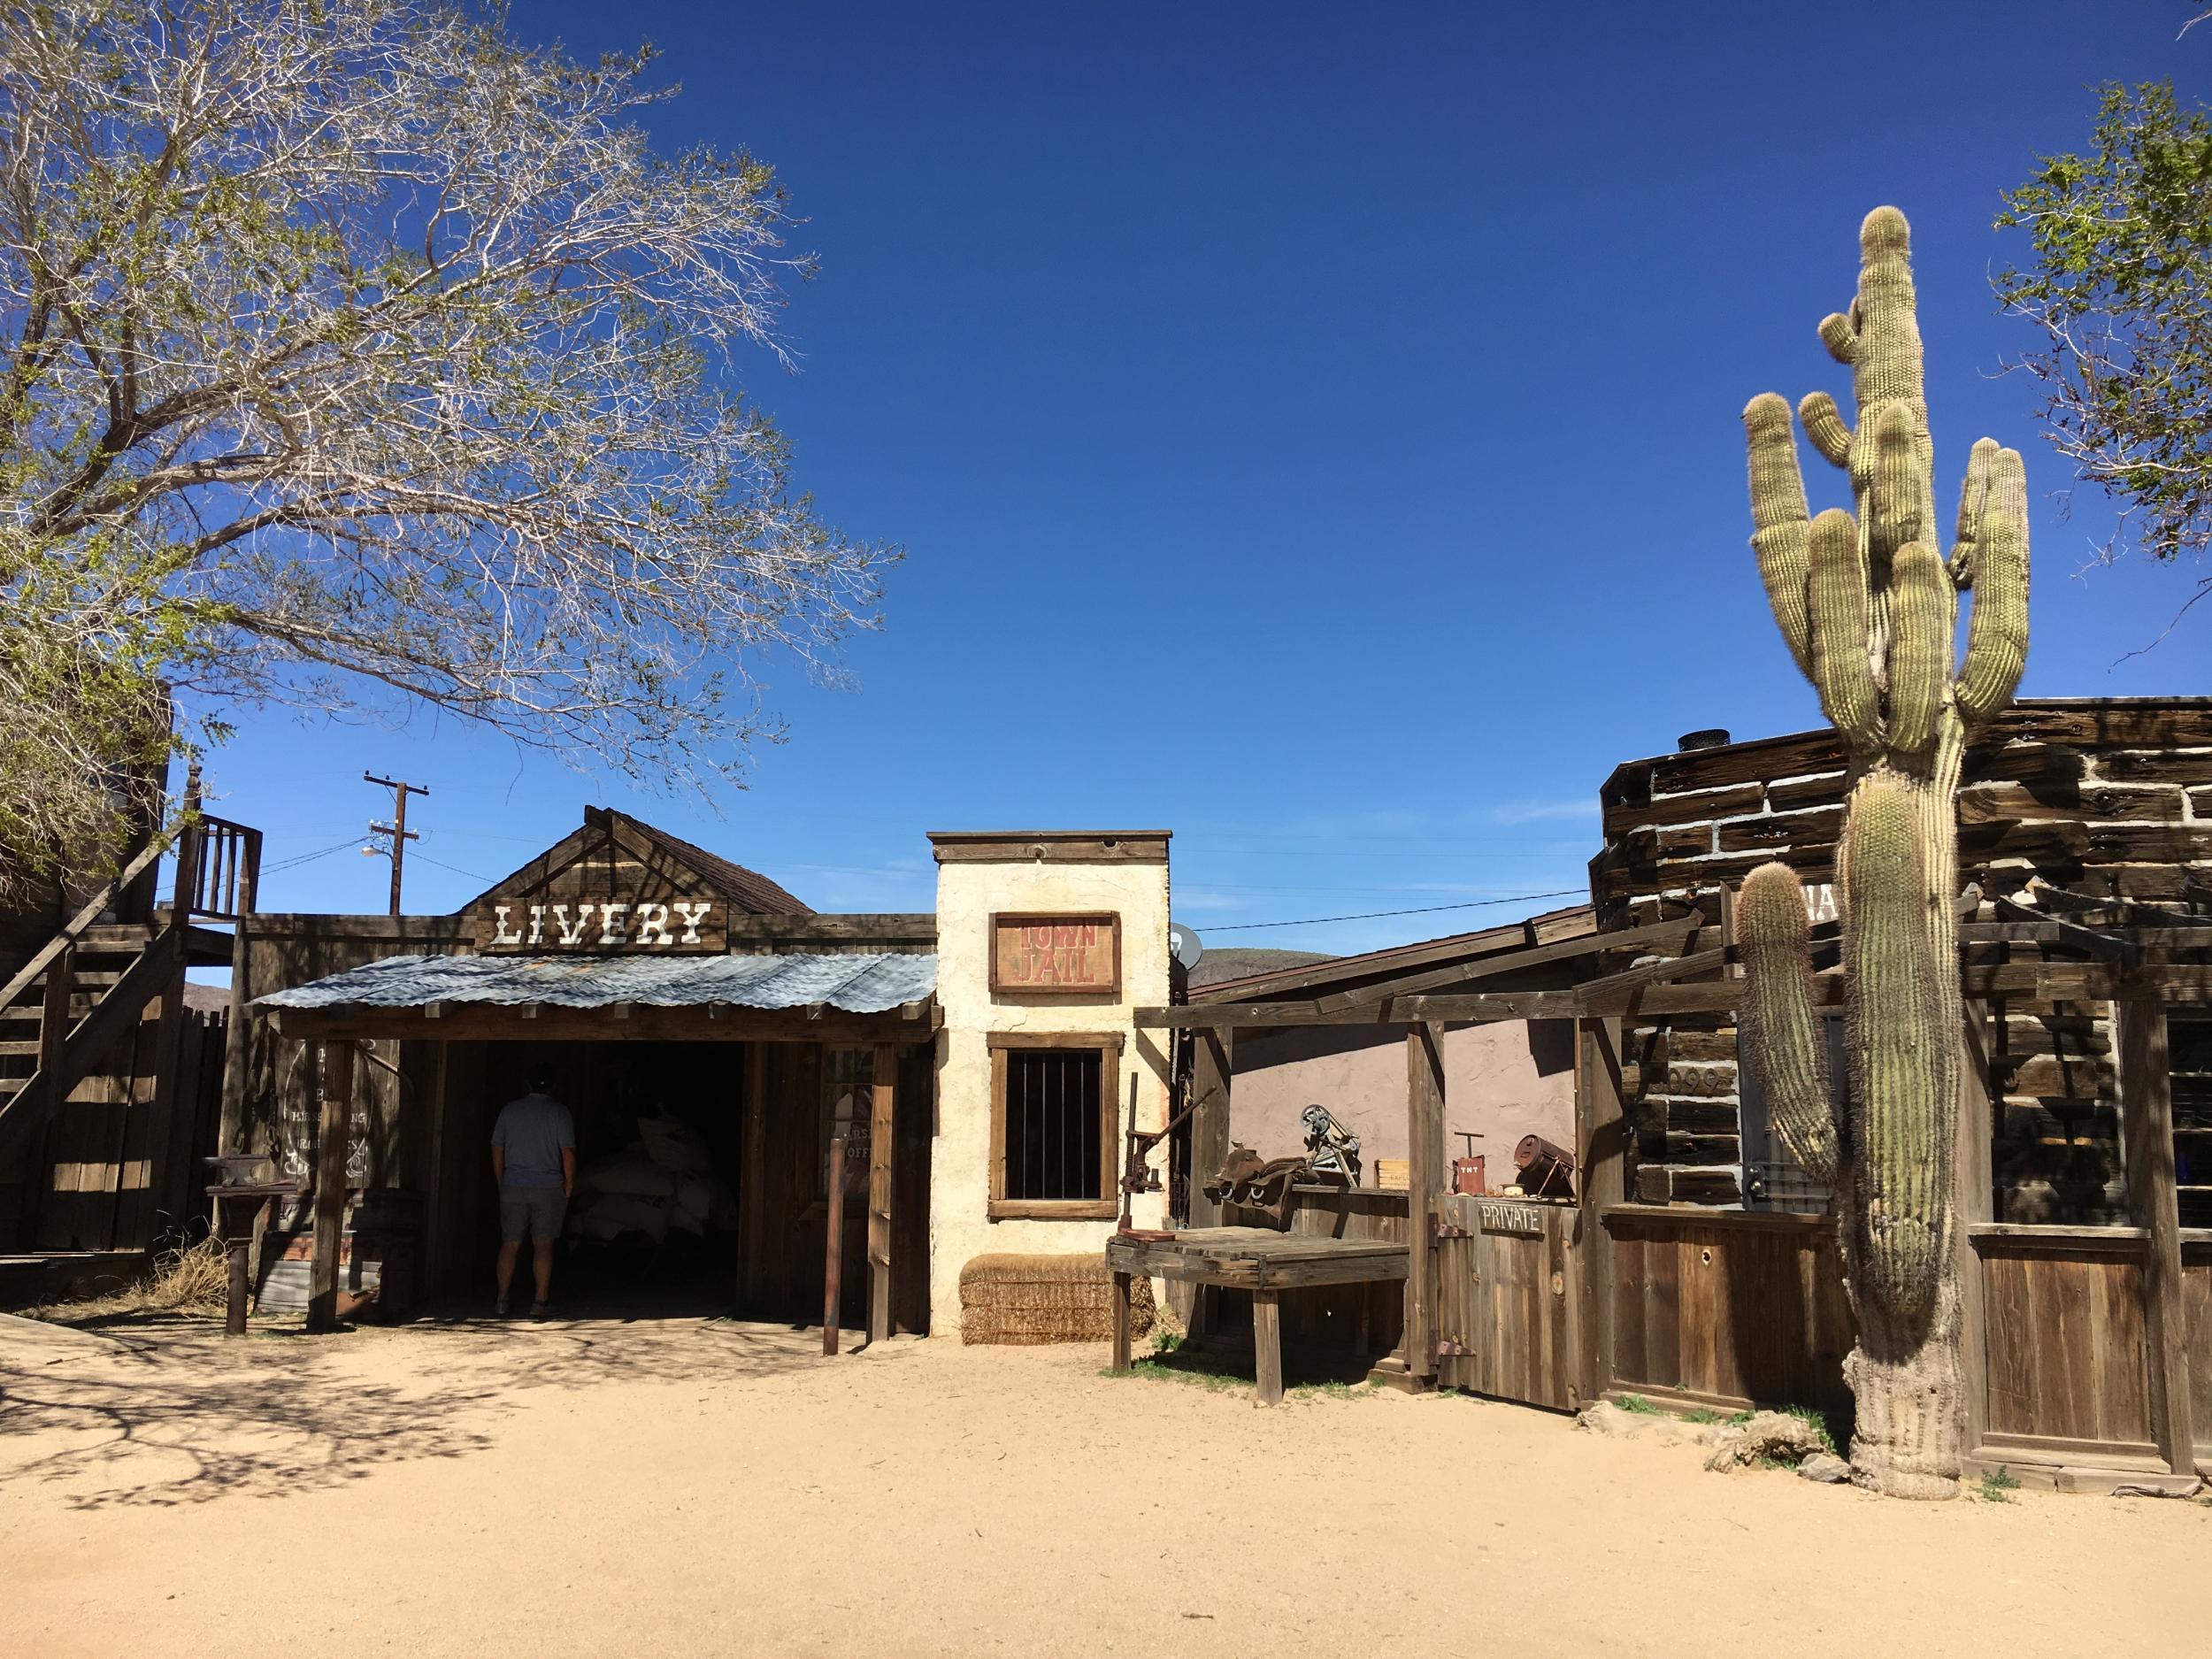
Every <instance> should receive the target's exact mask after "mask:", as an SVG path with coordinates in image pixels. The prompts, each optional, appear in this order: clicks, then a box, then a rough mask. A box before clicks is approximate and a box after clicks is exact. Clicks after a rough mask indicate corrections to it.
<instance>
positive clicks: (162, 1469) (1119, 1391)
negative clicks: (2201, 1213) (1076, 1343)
mask: <svg viewBox="0 0 2212 1659" xmlns="http://www.w3.org/2000/svg"><path fill="white" fill-rule="evenodd" d="M817 1346H818V1336H816V1335H812V1334H808V1333H792V1332H788V1331H786V1330H784V1329H783V1328H781V1327H779V1326H772V1325H732V1324H727V1323H703V1322H700V1321H697V1320H664V1321H656V1322H638V1323H634V1324H586V1323H582V1322H579V1323H576V1324H573V1325H545V1326H511V1327H505V1328H497V1327H489V1326H485V1325H448V1326H418V1327H412V1328H409V1329H406V1330H401V1331H363V1332H358V1333H351V1334H348V1335H344V1336H340V1337H334V1338H322V1339H309V1338H306V1337H303V1336H296V1335H292V1336H265V1337H259V1338H257V1339H255V1340H250V1341H247V1342H243V1343H238V1344H231V1345H226V1344H224V1343H222V1342H221V1341H219V1340H215V1339H212V1338H211V1337H210V1336H208V1335H207V1334H205V1331H204V1327H197V1326H180V1325H166V1326H160V1325H156V1326H142V1327H138V1328H136V1329H134V1330H130V1331H126V1332H124V1333H120V1340H109V1339H106V1338H95V1337H88V1336H84V1335H81V1334H79V1333H72V1332H62V1331H47V1330H43V1329H41V1328H36V1327H26V1326H24V1325H20V1324H19V1323H16V1322H7V1321H0V1388H4V1396H0V1563H4V1566H0V1580H4V1584H5V1592H6V1593H5V1594H4V1596H0V1653H4V1654H6V1655H38V1656H39V1659H64V1656H65V1655H121V1654H143V1653H150V1652H162V1653H173V1652H185V1651H201V1652H232V1653H249V1654H250V1653H258V1652H269V1651H277V1650H278V1649H279V1648H280V1647H281V1649H282V1650H283V1651H286V1652H312V1653H314V1654H316V1655H353V1654H390V1653H405V1654H409V1655H444V1654H465V1655H471V1659H494V1656H495V1655H532V1656H533V1659H536V1656H538V1655H570V1654H576V1655H612V1654H632V1653H634V1654H654V1655H722V1654H731V1655H784V1654H793V1655H814V1654H821V1655H845V1654H851V1655H871V1656H872V1659H891V1656H893V1655H925V1654H926V1655H951V1654H962V1655H964V1654H996V1653H1006V1654H1019V1655H1041V1654H1048V1655H1091V1654H1109V1653H1130V1654H1135V1653H1154V1654H1156V1653H1163V1652H1164V1653H1171V1654H1184V1653H1192V1654H1197V1653H1207V1654H1216V1653H1239V1654H1241V1653H1254V1654H1263V1655H1270V1659H1275V1656H1278V1655H1304V1654H1332V1655H1333V1654H1344V1655H1368V1654H1371V1653H1374V1652H1378V1651H1384V1650H1388V1651H1394V1652H1396V1653H1400V1654H1404V1653H1417V1654H1418V1653H1438V1654H1445V1653H1449V1654H1454V1655H1464V1654H1467V1653H1471V1652H1476V1651H1480V1650H1483V1649H1487V1648H1495V1649H1497V1650H1500V1651H1504V1652H1508V1653H1511V1654H1513V1655H1548V1654H1562V1655H1567V1654H1571V1655H1586V1654H1634V1655H1645V1654H1648V1655H1678V1654H1687V1653H1695V1654H1699V1655H1737V1654H1750V1653H1760V1654H1768V1655H1793V1656H1795V1655H1826V1654H1837V1655H1841V1654H1847V1653H1849V1654H1865V1653H1882V1654H1893V1655H1913V1654H1921V1653H1928V1654H1938V1653H1940V1654H1946V1655H1949V1654H1958V1653H1970V1652H1981V1651H1987V1650H1989V1649H1991V1648H1993V1647H1998V1646H2001V1647H2002V1649H2003V1650H2004V1651H2005V1652H2006V1653H2007V1655H2008V1659H2032V1656H2033V1655H2045V1654H2049V1655H2061V1654H2063V1655H2095V1654H2103V1653H2122V1652H2126V1653H2130V1654H2133V1655H2168V1654H2171V1655H2203V1654H2206V1653H2208V1652H2212V1623H2208V1619H2212V1615H2208V1613H2207V1611H2206V1601H2205V1599H2204V1594H2205V1593H2204V1586H2205V1584H2206V1583H2207V1576H2208V1573H2212V1508H2208V1507H2206V1506H2204V1505H2201V1504H2197V1503H2182V1502H2153V1501H2146V1500H2111V1499H2089V1498H2061V1497H2056V1496H2051V1495H2047V1494H2036V1493H2032V1492H2022V1493H2021V1494H2018V1495H2017V1497H2016V1499H2015V1501H2013V1502H2008V1503H2001V1504H1998V1503H1986V1502H1979V1501H1978V1500H1977V1501H1968V1502H1958V1503H1953V1504H1947V1505H1939V1506H1932V1507H1922V1506H1912V1505H1904V1504H1897V1503H1890V1502H1883V1501H1880V1500H1878V1499H1875V1498H1872V1497H1870V1496H1867V1495H1866V1494H1861V1493H1858V1492H1855V1491H1852V1490H1849V1489H1847V1488H1835V1487H1824V1486H1814V1485H1812V1484H1811V1483H1809V1482H1807V1481H1802V1480H1800V1479H1796V1478H1795V1477H1794V1476H1792V1475H1789V1474H1786V1473H1777V1472H1757V1471H1754V1472H1747V1473H1743V1474H1739V1475H1732V1476H1721V1475H1712V1474H1708V1473H1706V1472H1704V1471H1703V1470H1702V1469H1701V1467H1700V1460H1699V1456H1698V1454H1697V1453H1696V1452H1695V1451H1694V1449H1692V1448H1685V1447H1658V1446H1651V1445H1645V1444H1640V1443H1623V1442H1618V1441H1613V1440H1602V1439H1600V1438H1597V1437H1594V1436H1592V1435H1589V1434H1585V1433H1578V1432H1574V1431H1572V1430H1571V1428H1570V1427H1569V1426H1568V1425H1567V1424H1566V1423H1565V1422H1564V1421H1563V1420H1562V1419H1559V1418H1555V1417H1548V1416H1545V1415H1542V1414H1540V1413H1536V1412H1532V1411H1527V1410H1523V1409H1517V1408H1514V1407H1510V1406H1504V1405H1496V1404H1491V1403H1487V1402H1478V1401H1473V1400H1469V1399H1465V1398H1462V1397H1457V1396H1447V1397H1442V1398H1430V1399H1409V1398H1405V1397H1402V1396H1400V1395H1396V1394H1388V1393H1382V1392H1368V1391H1361V1392H1359V1393H1357V1394H1354V1395H1352V1396H1350V1397H1345V1396H1342V1395H1335V1394H1306V1395H1303V1396H1301V1395H1296V1394H1294V1396H1293V1398H1292V1400H1291V1401H1290V1402H1289V1403H1287V1404H1286V1406H1285V1407H1283V1408H1281V1409H1277V1410H1273V1411H1266V1410H1261V1409H1256V1408H1254V1407H1253V1406H1252V1405H1251V1403H1250V1402H1249V1401H1248V1397H1247V1396H1246V1395H1245V1394H1243V1393H1242V1392H1241V1391H1226V1390H1222V1391H1215V1390H1209V1389H1206V1388H1203V1387H1201V1386H1195V1385H1194V1384H1190V1383H1184V1382H1172V1381H1160V1380H1148V1379H1109V1378H1104V1377H1102V1376H1100V1375H1099V1374H1098V1372H1099V1368H1100V1366H1101V1364H1102V1361H1103V1359H1104V1355H1103V1352H1102V1350H1100V1349H1093V1348H1034V1349H1006V1348H961V1347H960V1346H958V1344H957V1343H956V1342H954V1341H949V1340H933V1341H929V1342H912V1341H901V1342H897V1343H894V1344H892V1345H889V1346H887V1347H886V1348H884V1349H882V1350H881V1351H880V1352H878V1353H874V1354H861V1355H858V1356H846V1357H844V1358H841V1359H839V1360H836V1361H827V1362H826V1361H824V1360H822V1359H821V1358H820V1357H819V1356H818V1353H816V1352H814V1351H812V1350H814V1349H815V1348H817Z"/></svg>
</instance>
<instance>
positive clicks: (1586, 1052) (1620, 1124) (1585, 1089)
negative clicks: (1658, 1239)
mask: <svg viewBox="0 0 2212 1659" xmlns="http://www.w3.org/2000/svg"><path fill="white" fill-rule="evenodd" d="M1578 1037H1579V1041H1578V1043H1577V1045H1576V1048H1577V1059H1578V1064H1577V1066H1576V1068H1575V1133H1576V1138H1577V1141H1578V1155H1579V1156H1580V1158H1581V1160H1582V1167H1581V1169H1580V1170H1579V1171H1577V1173H1578V1176H1579V1177H1580V1180H1581V1187H1582V1202H1581V1212H1582V1213H1581V1214H1580V1216H1579V1217H1577V1222H1576V1225H1577V1226H1578V1229H1579V1231H1580V1240H1579V1248H1581V1249H1582V1250H1583V1251H1584V1252H1585V1253H1586V1255H1587V1256H1588V1258H1589V1259H1588V1261H1587V1262H1586V1264H1585V1271H1584V1273H1583V1279H1582V1305H1581V1306H1580V1308H1578V1309H1577V1310H1575V1314H1576V1315H1577V1316H1578V1317H1580V1318H1581V1320H1582V1325H1583V1340H1582V1350H1581V1351H1582V1354H1583V1371H1582V1375H1581V1376H1580V1377H1579V1378H1578V1379H1577V1386H1578V1387H1579V1389H1580V1391H1581V1396H1582V1400H1583V1402H1585V1403H1588V1402H1592V1401H1594V1400H1599V1399H1601V1398H1603V1397H1604V1394H1605V1392H1606V1390H1608V1389H1609V1388H1611V1387H1613V1386H1615V1384H1616V1383H1617V1381H1618V1377H1617V1371H1616V1368H1615V1362H1614V1356H1613V1286H1614V1277H1615V1273H1614V1263H1613V1237H1612V1234H1611V1233H1608V1232H1607V1231H1606V1229H1605V1228H1604V1226H1603V1225H1601V1222H1602V1218H1603V1217H1604V1216H1605V1214H1606V1212H1607V1211H1608V1210H1614V1209H1617V1208H1618V1207H1619V1206H1620V1205H1621V1204H1622V1203H1623V1202H1625V1201H1626V1198H1627V1181H1628V1144H1629V1136H1628V1122H1627V1109H1626V1105H1625V1102H1626V1099H1627V1063H1626V1057H1625V1056H1624V1053H1623V1050H1622V1047H1621V1022H1620V1021H1619V1020H1618V1019H1617V1018H1616V1019H1603V1018H1601V1019H1585V1020H1583V1021H1582V1022H1581V1026H1580V1031H1579V1033H1578Z"/></svg>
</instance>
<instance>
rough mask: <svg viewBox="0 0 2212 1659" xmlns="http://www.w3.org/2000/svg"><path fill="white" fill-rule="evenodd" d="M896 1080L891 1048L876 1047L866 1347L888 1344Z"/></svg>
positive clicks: (890, 1045)
mask: <svg viewBox="0 0 2212 1659" xmlns="http://www.w3.org/2000/svg"><path fill="white" fill-rule="evenodd" d="M898 1077H899V1048H898V1045H897V1044H896V1043H891V1042H879V1043H878V1044H876V1049H875V1071H874V1075H873V1078H872V1087H871V1089H870V1091H869V1094H870V1100H869V1108H868V1342H869V1345H870V1346H871V1347H873V1346H874V1345H875V1344H876V1343H878V1342H887V1341H889V1340H891V1154H892V1151H893V1150H894V1148H893V1145H892V1129H893V1125H894V1123H895V1110H894V1104H895V1096H896V1094H897V1085H898Z"/></svg>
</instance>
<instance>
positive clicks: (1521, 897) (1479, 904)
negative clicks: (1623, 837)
mask: <svg viewBox="0 0 2212 1659" xmlns="http://www.w3.org/2000/svg"><path fill="white" fill-rule="evenodd" d="M1585 891H1586V889H1584V888H1581V887H1560V888H1558V889H1556V890H1555V891H1554V892H1550V893H1517V894H1515V895H1512V896H1511V897H1510V898H1503V899H1470V900H1468V901H1467V902H1465V903H1464V904H1424V905H1420V906H1418V907H1417V908H1416V909H1414V910H1363V911H1361V912H1360V913H1359V914H1358V915H1357V916H1309V917H1307V918H1305V919H1304V920H1303V921H1297V922H1225V923H1223V924H1221V925H1220V926H1215V927H1209V928H1207V929H1206V930H1205V931H1206V932H1207V933H1243V932H1245V931H1247V930H1248V929H1251V928H1255V927H1318V926H1321V925H1322V924H1323V923H1324V922H1371V921H1373V920H1374V919H1375V918H1377V917H1379V916H1432V915H1433V914H1435V913H1436V912H1437V911H1438V910H1484V909H1486V908H1487V907H1488V906H1490V905H1493V904H1525V903H1527V902H1529V901H1530V900H1532V899H1565V898H1579V897H1581V896H1582V895H1583V893H1584V892H1585Z"/></svg>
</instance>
